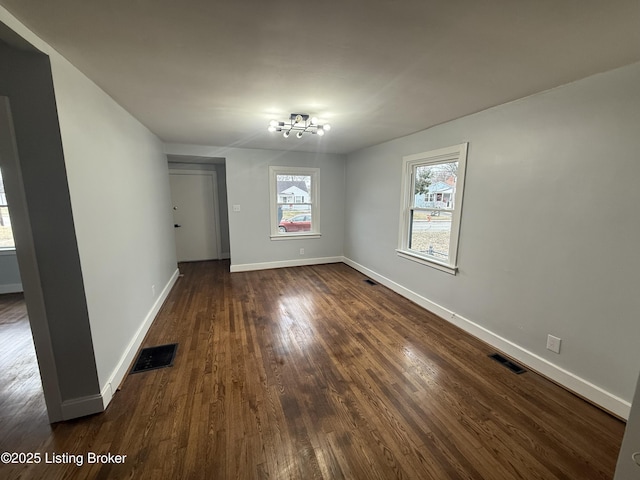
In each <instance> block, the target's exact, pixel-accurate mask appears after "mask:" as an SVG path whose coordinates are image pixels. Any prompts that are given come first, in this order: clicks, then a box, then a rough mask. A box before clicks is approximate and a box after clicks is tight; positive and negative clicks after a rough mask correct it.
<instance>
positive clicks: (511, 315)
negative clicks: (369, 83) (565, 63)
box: [345, 64, 640, 416]
mask: <svg viewBox="0 0 640 480" xmlns="http://www.w3.org/2000/svg"><path fill="white" fill-rule="evenodd" d="M416 101H418V99H417V100H416ZM639 132H640V64H634V65H630V66H627V67H624V68H620V69H616V70H613V71H610V72H606V73H602V74H598V75H595V76H592V77H589V78H586V79H583V80H580V81H578V82H575V83H572V84H569V85H566V86H563V87H559V88H556V89H553V90H550V91H547V92H544V93H541V94H538V95H534V96H531V97H527V98H524V99H521V100H518V101H515V102H512V103H509V104H505V105H502V106H498V107H495V108H492V109H489V110H486V111H483V112H480V113H477V114H474V115H471V116H467V117H464V118H461V119H458V120H455V121H452V122H449V123H446V124H443V125H440V126H436V127H433V128H430V129H428V130H425V131H422V132H419V133H416V134H413V135H410V136H407V137H404V138H400V139H397V140H394V141H390V142H386V143H383V144H381V145H378V146H374V147H371V148H367V149H364V150H360V151H357V152H355V153H353V154H351V155H349V156H348V159H347V168H346V178H347V181H346V184H347V186H348V188H347V193H346V201H345V206H346V222H345V224H346V232H345V256H346V257H347V258H348V259H350V260H351V261H352V262H354V264H357V265H361V266H363V267H365V268H367V269H369V270H370V271H372V272H375V273H377V274H379V275H380V276H381V277H383V278H385V279H387V280H388V281H389V282H390V284H391V283H393V284H395V285H397V286H399V288H401V289H405V290H406V291H409V292H414V293H416V294H417V295H418V296H420V297H423V298H426V299H428V300H429V301H430V302H433V304H434V305H440V306H442V307H443V308H444V309H446V311H448V312H453V313H455V315H452V316H451V318H455V316H459V317H462V318H465V319H468V320H469V321H470V322H473V324H474V325H475V327H477V328H476V330H477V331H483V332H486V333H487V334H488V335H489V334H490V336H492V338H496V339H502V340H504V342H503V343H504V344H509V345H513V346H514V347H515V349H516V350H517V351H519V352H523V353H524V352H529V354H530V355H529V356H528V358H537V359H539V360H540V362H541V364H548V365H549V366H550V367H551V368H552V369H555V370H556V371H557V372H559V373H562V374H563V375H565V378H573V377H575V378H577V379H580V381H581V382H583V383H585V384H590V385H591V386H592V387H593V389H592V390H591V391H592V392H595V394H596V396H597V395H599V392H600V391H602V393H604V394H605V395H606V396H610V397H611V398H612V401H613V403H614V404H615V403H616V402H617V403H618V404H619V406H620V409H619V410H618V411H617V412H616V413H618V414H620V415H621V416H625V413H628V406H629V402H630V401H631V399H632V396H633V392H634V386H635V383H636V380H637V378H638V370H639V367H640V348H638V339H639V338H640V321H638V320H639V319H638V312H640V295H638V285H640V255H638V239H639V238H640V214H639V213H638V212H639V211H638V205H640V189H639V188H638V179H639V178H640V162H639V161H638V133H639ZM463 142H469V153H468V161H467V174H466V182H465V192H464V207H463V211H462V223H461V231H460V244H459V250H458V265H459V272H458V274H457V275H456V276H452V275H450V274H448V273H444V272H441V271H439V270H436V269H432V268H429V267H427V266H424V265H420V264H418V263H415V262H412V261H409V260H405V259H403V258H400V257H399V256H397V254H396V251H395V249H396V248H397V247H398V232H399V212H400V199H401V192H400V184H401V164H402V157H403V156H405V155H410V154H415V153H419V152H425V151H429V150H433V149H437V148H441V147H447V146H450V145H456V144H459V143H463ZM448 319H450V318H448ZM470 325H471V324H470ZM475 327H474V328H475ZM547 334H553V335H555V336H558V337H560V338H562V349H561V353H560V354H555V353H552V352H550V351H549V350H547V349H546V348H545V347H546V339H547ZM616 399H618V400H620V401H619V402H618V401H617V400H616Z"/></svg>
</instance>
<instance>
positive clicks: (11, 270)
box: [0, 250, 22, 294]
mask: <svg viewBox="0 0 640 480" xmlns="http://www.w3.org/2000/svg"><path fill="white" fill-rule="evenodd" d="M21 291H22V280H21V279H20V269H19V268H18V259H17V258H16V252H15V250H12V251H0V294H2V293H15V292H21Z"/></svg>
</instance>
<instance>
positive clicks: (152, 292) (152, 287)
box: [151, 285, 156, 297]
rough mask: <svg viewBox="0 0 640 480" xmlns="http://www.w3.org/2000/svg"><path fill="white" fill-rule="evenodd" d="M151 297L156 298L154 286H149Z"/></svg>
mask: <svg viewBox="0 0 640 480" xmlns="http://www.w3.org/2000/svg"><path fill="white" fill-rule="evenodd" d="M151 296H152V297H155V296H156V286H155V285H151Z"/></svg>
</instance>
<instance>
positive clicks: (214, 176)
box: [169, 168, 222, 260]
mask: <svg viewBox="0 0 640 480" xmlns="http://www.w3.org/2000/svg"><path fill="white" fill-rule="evenodd" d="M169 175H206V176H208V177H209V178H210V180H211V184H212V186H213V189H212V192H213V198H212V199H211V200H212V201H213V215H214V217H215V218H214V219H213V229H214V230H215V231H214V235H215V240H216V259H217V260H220V259H221V258H222V238H221V235H220V206H219V202H218V173H217V172H216V171H215V170H202V169H198V170H196V169H193V170H190V169H183V168H181V169H176V168H169ZM169 188H171V182H169ZM172 207H173V205H172Z"/></svg>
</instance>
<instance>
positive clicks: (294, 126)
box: [267, 113, 331, 138]
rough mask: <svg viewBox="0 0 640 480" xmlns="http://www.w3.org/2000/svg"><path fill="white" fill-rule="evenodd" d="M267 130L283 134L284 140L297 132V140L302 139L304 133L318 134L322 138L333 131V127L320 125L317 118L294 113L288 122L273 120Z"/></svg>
mask: <svg viewBox="0 0 640 480" xmlns="http://www.w3.org/2000/svg"><path fill="white" fill-rule="evenodd" d="M267 130H269V131H270V132H282V136H283V137H284V138H288V137H289V135H290V134H291V132H295V134H296V137H297V138H302V135H303V134H304V133H311V134H313V135H316V134H317V135H318V136H320V137H322V136H323V135H324V134H325V133H326V132H328V131H329V130H331V125H329V124H328V123H325V124H323V125H320V124H318V119H317V118H316V117H311V118H309V115H306V114H302V113H292V114H291V116H290V117H289V120H288V121H286V122H279V121H277V120H271V121H270V122H269V127H268V128H267Z"/></svg>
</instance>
